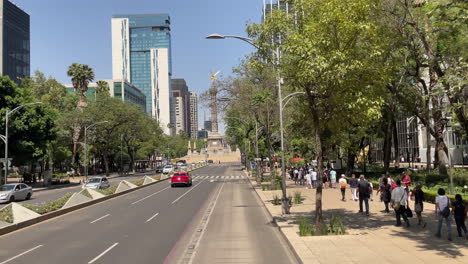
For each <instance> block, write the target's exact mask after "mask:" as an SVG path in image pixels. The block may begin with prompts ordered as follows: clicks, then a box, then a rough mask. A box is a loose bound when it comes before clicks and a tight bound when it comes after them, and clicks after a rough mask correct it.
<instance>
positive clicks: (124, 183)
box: [115, 181, 137, 193]
mask: <svg viewBox="0 0 468 264" xmlns="http://www.w3.org/2000/svg"><path fill="white" fill-rule="evenodd" d="M136 187H137V186H136V185H135V184H133V183H130V182H128V181H121V182H120V183H119V185H118V186H117V189H116V190H115V193H120V192H123V191H127V190H130V189H133V188H136Z"/></svg>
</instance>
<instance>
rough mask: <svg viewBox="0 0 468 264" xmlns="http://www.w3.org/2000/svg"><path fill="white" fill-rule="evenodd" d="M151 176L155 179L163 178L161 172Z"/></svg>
mask: <svg viewBox="0 0 468 264" xmlns="http://www.w3.org/2000/svg"><path fill="white" fill-rule="evenodd" d="M151 178H153V179H155V180H157V181H159V180H161V174H159V175H154V176H152V177H151Z"/></svg>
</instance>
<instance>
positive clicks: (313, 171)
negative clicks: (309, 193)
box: [310, 169, 317, 189]
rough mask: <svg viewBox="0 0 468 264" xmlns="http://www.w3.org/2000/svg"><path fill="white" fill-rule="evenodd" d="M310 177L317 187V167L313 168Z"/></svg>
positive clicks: (313, 185)
mask: <svg viewBox="0 0 468 264" xmlns="http://www.w3.org/2000/svg"><path fill="white" fill-rule="evenodd" d="M310 177H311V178H312V187H314V189H315V188H317V171H315V169H312V172H311V173H310Z"/></svg>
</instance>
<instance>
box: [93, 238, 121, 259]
mask: <svg viewBox="0 0 468 264" xmlns="http://www.w3.org/2000/svg"><path fill="white" fill-rule="evenodd" d="M118 244H119V243H114V244H113V245H112V246H110V247H109V248H108V249H106V250H104V252H102V253H101V254H99V255H98V256H97V257H95V258H93V259H92V260H91V261H90V262H88V264H93V263H94V262H96V260H98V259H100V258H101V257H102V256H104V255H105V254H106V253H107V252H109V251H111V250H112V249H113V248H115V247H116V246H117V245H118Z"/></svg>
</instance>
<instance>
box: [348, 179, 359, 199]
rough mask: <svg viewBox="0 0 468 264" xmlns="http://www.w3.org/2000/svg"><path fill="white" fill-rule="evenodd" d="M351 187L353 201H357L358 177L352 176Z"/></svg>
mask: <svg viewBox="0 0 468 264" xmlns="http://www.w3.org/2000/svg"><path fill="white" fill-rule="evenodd" d="M349 186H350V187H351V197H352V199H353V201H357V200H358V198H357V195H356V194H357V187H358V180H357V179H356V175H354V174H352V175H351V179H350V180H349Z"/></svg>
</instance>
